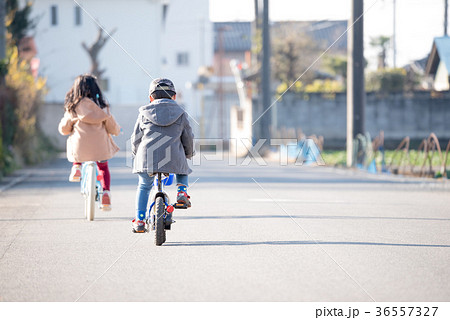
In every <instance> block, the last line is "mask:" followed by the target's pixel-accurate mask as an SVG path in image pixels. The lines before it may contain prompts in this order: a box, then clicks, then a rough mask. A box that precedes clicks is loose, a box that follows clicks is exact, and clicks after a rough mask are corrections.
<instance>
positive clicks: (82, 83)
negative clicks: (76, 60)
mask: <svg viewBox="0 0 450 320" xmlns="http://www.w3.org/2000/svg"><path fill="white" fill-rule="evenodd" d="M83 98H89V99H91V100H92V101H94V102H95V103H96V104H97V105H98V106H99V107H100V108H102V109H103V108H106V107H107V106H108V104H107V103H106V102H105V100H104V98H103V94H102V91H101V90H100V88H99V86H98V83H97V78H96V77H94V76H93V75H90V74H83V75H80V76H78V77H77V78H76V79H75V81H74V83H73V86H72V88H70V90H69V91H68V92H67V94H66V99H65V101H64V108H66V110H67V111H69V112H72V113H75V108H76V106H77V105H78V103H79V102H80V101H81V100H82V99H83Z"/></svg>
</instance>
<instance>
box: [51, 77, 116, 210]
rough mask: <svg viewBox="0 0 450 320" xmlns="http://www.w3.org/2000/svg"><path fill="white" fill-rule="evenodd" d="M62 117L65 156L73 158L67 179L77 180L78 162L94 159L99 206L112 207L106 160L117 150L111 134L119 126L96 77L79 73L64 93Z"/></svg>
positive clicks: (79, 172)
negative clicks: (100, 192)
mask: <svg viewBox="0 0 450 320" xmlns="http://www.w3.org/2000/svg"><path fill="white" fill-rule="evenodd" d="M64 108H65V113H64V117H63V118H62V119H61V122H60V123H59V126H58V129H59V132H60V133H61V134H62V135H69V137H68V138H67V159H68V160H69V161H70V162H73V167H72V171H71V173H70V177H69V181H71V182H79V181H80V178H81V163H82V162H85V161H96V162H97V167H98V170H99V173H100V175H102V176H103V179H102V180H101V182H102V187H103V190H104V192H103V197H102V208H103V210H110V209H111V193H110V187H111V176H110V173H109V168H108V160H109V159H111V158H112V157H113V156H114V154H115V153H116V152H117V151H118V150H119V147H118V146H117V145H116V144H115V143H114V141H113V139H112V137H111V135H115V136H117V135H119V133H120V126H119V125H118V123H117V122H116V120H115V119H114V117H113V116H112V115H111V112H110V110H109V105H108V104H107V103H106V102H105V100H104V99H103V95H102V92H101V90H100V88H99V86H98V84H97V80H96V78H95V77H93V76H91V75H81V76H79V77H77V78H76V79H75V82H74V84H73V86H72V88H71V89H70V90H69V92H68V93H67V95H66V99H65V104H64Z"/></svg>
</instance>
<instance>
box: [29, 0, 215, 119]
mask: <svg viewBox="0 0 450 320" xmlns="http://www.w3.org/2000/svg"><path fill="white" fill-rule="evenodd" d="M77 2H79V3H80V4H81V5H82V6H83V7H84V8H85V9H86V11H87V13H86V12H84V11H83V12H82V23H81V25H76V24H75V8H76V7H77V4H76V3H75V2H74V1H73V0H35V1H34V6H33V15H34V16H36V17H39V24H38V26H37V29H36V44H37V48H38V58H39V59H40V63H41V65H40V74H41V75H42V76H45V77H47V84H48V87H49V93H48V95H47V97H46V101H47V103H62V101H63V100H64V96H65V94H66V92H67V91H68V89H69V88H70V86H71V85H72V83H73V79H74V78H75V77H76V76H78V75H79V74H82V73H86V72H89V70H90V61H89V57H88V55H87V53H86V52H85V50H84V49H83V48H82V46H81V43H82V42H86V44H87V45H90V44H92V43H93V42H94V41H95V39H96V37H97V32H98V27H97V25H96V23H95V22H94V21H93V20H92V19H91V17H89V14H90V15H91V16H92V17H93V18H94V19H96V20H98V21H99V22H100V24H101V25H102V26H104V27H105V29H106V30H107V31H108V32H109V31H111V30H113V29H115V28H117V31H116V32H115V33H114V35H113V37H114V38H115V40H116V41H117V43H115V42H114V41H113V40H112V39H109V40H108V42H107V43H106V45H105V46H104V47H103V49H102V50H101V52H100V59H99V61H100V67H101V68H104V69H106V72H105V74H104V78H107V79H108V82H109V90H107V91H106V92H105V94H106V97H107V98H108V100H109V101H110V102H111V104H112V105H121V106H139V105H144V104H146V103H148V86H149V84H150V82H151V81H152V79H154V78H157V77H168V78H171V79H172V80H173V81H174V83H175V86H176V88H177V90H178V98H179V101H181V102H183V103H184V104H185V105H186V107H187V109H188V111H189V109H191V108H195V106H196V105H197V104H198V101H196V100H195V97H194V93H193V89H192V88H190V86H189V83H193V82H195V81H196V80H197V70H198V68H199V67H200V66H203V65H212V57H213V35H212V27H211V23H210V22H209V5H208V4H209V2H208V0H193V1H182V0H171V1H168V2H167V1H166V2H165V1H161V0H127V1H119V0H89V1H88V0H77ZM163 3H168V4H169V5H168V10H167V11H166V16H165V20H164V21H163ZM51 6H57V11H58V23H57V25H55V26H53V25H51ZM88 13H89V14H88ZM163 22H164V23H163ZM184 52H186V53H187V54H188V63H187V64H186V65H180V64H179V63H177V54H178V53H184ZM190 113H195V110H194V111H192V110H191V112H190Z"/></svg>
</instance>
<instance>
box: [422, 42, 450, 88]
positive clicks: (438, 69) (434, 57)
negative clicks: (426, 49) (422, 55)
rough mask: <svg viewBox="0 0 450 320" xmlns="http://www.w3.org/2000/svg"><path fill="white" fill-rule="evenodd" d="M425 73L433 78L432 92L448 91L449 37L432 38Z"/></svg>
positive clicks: (449, 71) (449, 73) (449, 70)
mask: <svg viewBox="0 0 450 320" xmlns="http://www.w3.org/2000/svg"><path fill="white" fill-rule="evenodd" d="M425 73H426V75H428V76H429V77H432V78H433V80H432V83H433V88H434V90H436V91H448V90H450V37H448V36H445V37H439V38H434V41H433V47H432V49H431V53H430V56H429V58H428V62H427V66H426V70H425Z"/></svg>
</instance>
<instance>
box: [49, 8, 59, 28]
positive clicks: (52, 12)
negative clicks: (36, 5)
mask: <svg viewBox="0 0 450 320" xmlns="http://www.w3.org/2000/svg"><path fill="white" fill-rule="evenodd" d="M50 19H51V20H50V24H51V25H52V26H56V25H57V24H58V7H57V6H51V7H50Z"/></svg>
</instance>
